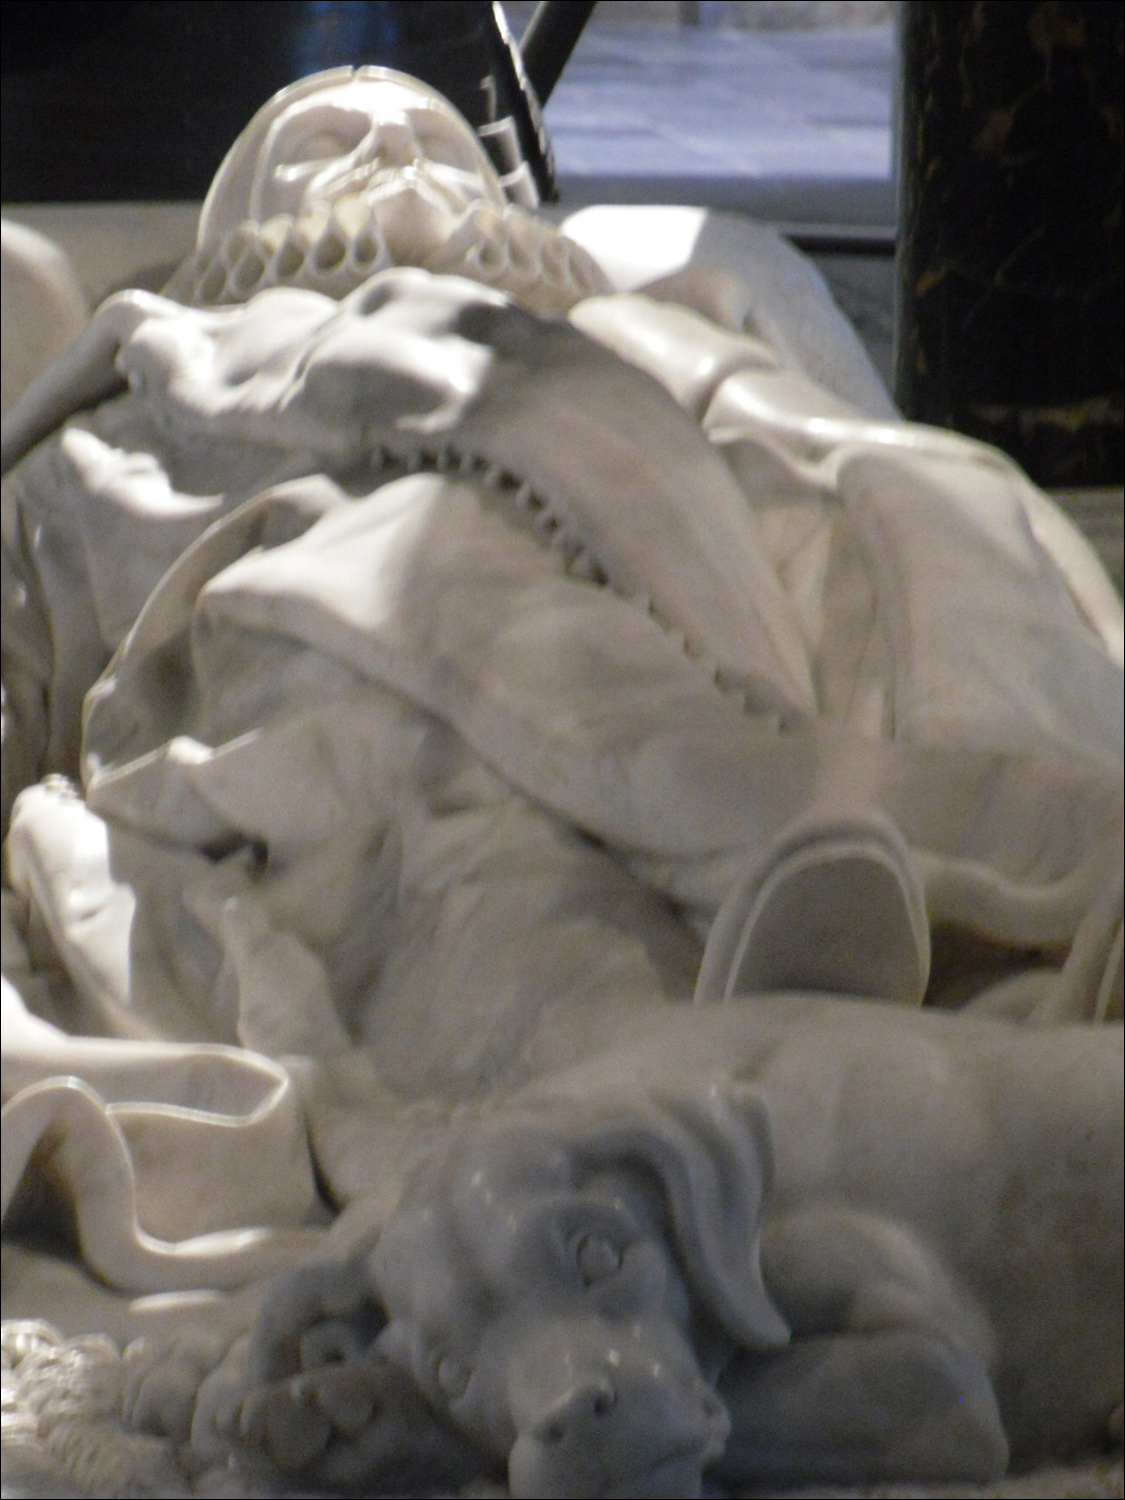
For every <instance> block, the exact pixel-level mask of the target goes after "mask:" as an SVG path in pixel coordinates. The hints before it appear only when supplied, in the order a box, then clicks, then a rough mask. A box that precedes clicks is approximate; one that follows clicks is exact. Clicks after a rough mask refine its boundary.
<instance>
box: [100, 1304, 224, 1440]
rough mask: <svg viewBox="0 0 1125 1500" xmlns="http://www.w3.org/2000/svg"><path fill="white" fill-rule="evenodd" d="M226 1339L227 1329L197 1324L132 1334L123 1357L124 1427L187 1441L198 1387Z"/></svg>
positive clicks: (220, 1357) (216, 1362)
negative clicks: (159, 1332)
mask: <svg viewBox="0 0 1125 1500" xmlns="http://www.w3.org/2000/svg"><path fill="white" fill-rule="evenodd" d="M230 1344H231V1337H230V1335H229V1334H221V1333H218V1332H215V1331H208V1330H202V1329H198V1330H190V1329H184V1330H182V1331H179V1332H177V1333H175V1334H173V1335H169V1336H166V1337H152V1336H144V1337H142V1338H138V1339H134V1340H133V1342H132V1343H131V1344H129V1345H128V1346H127V1348H126V1349H125V1352H124V1354H123V1356H122V1365H123V1373H124V1384H123V1389H122V1401H121V1420H122V1424H123V1425H124V1427H125V1428H126V1429H127V1430H128V1431H131V1432H139V1433H147V1434H149V1435H150V1436H152V1437H166V1438H171V1439H172V1441H173V1442H176V1443H185V1442H187V1440H188V1437H189V1435H190V1433H191V1424H192V1415H193V1412H194V1410H195V1403H196V1397H197V1396H198V1394H199V1388H200V1386H201V1385H202V1384H203V1381H204V1380H205V1379H206V1377H207V1376H208V1375H210V1373H211V1372H212V1370H214V1369H216V1368H217V1367H218V1365H219V1364H221V1362H222V1360H223V1358H224V1356H225V1355H226V1353H227V1350H228V1348H229V1347H230Z"/></svg>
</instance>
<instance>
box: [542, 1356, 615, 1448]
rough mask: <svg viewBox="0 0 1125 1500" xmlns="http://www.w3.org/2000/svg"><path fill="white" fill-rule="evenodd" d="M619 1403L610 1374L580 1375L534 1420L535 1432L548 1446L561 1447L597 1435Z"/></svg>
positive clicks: (544, 1444) (595, 1372)
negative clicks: (595, 1430)
mask: <svg viewBox="0 0 1125 1500" xmlns="http://www.w3.org/2000/svg"><path fill="white" fill-rule="evenodd" d="M616 1405H617V1387H616V1386H615V1384H614V1382H613V1380H612V1379H611V1378H610V1376H609V1375H608V1374H603V1373H601V1372H597V1371H589V1372H586V1373H583V1374H576V1375H575V1378H574V1379H573V1380H572V1381H571V1382H570V1384H569V1385H568V1387H567V1389H566V1390H565V1391H564V1392H563V1394H562V1395H561V1396H560V1397H559V1398H558V1399H557V1400H556V1401H554V1402H552V1404H551V1406H550V1408H549V1409H548V1410H547V1411H544V1412H543V1413H541V1414H540V1416H539V1417H538V1418H537V1420H536V1421H535V1422H533V1423H532V1426H531V1432H532V1435H533V1436H534V1437H535V1438H536V1439H537V1440H538V1441H539V1442H540V1443H542V1444H543V1446H544V1447H545V1448H559V1447H562V1446H563V1445H564V1444H566V1443H569V1442H575V1441H581V1439H582V1437H583V1436H584V1435H591V1436H592V1435H593V1432H592V1430H593V1429H595V1428H596V1427H597V1425H598V1423H599V1422H600V1421H602V1419H603V1418H605V1417H608V1416H609V1415H610V1414H611V1412H612V1411H613V1410H614V1408H615V1407H616Z"/></svg>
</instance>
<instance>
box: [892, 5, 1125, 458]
mask: <svg viewBox="0 0 1125 1500" xmlns="http://www.w3.org/2000/svg"><path fill="white" fill-rule="evenodd" d="M1123 9H1125V7H1123V6H1122V4H1121V3H1120V0H1108V3H1106V0H1101V3H1098V0H1094V3H1091V0H1087V3H1077V0H1050V3H1048V0H936V3H935V0H906V3H905V4H904V6H903V11H902V17H901V23H900V24H901V43H902V95H901V109H900V139H899V148H900V149H899V171H900V188H899V194H900V197H899V245H898V265H897V278H896V280H897V305H896V358H895V379H896V395H897V398H898V401H899V404H900V406H901V407H902V409H903V411H904V412H905V413H906V415H908V416H910V417H913V418H915V419H916V420H918V421H923V422H932V423H936V424H937V425H939V426H943V427H953V428H957V429H959V430H961V431H963V432H968V433H971V434H972V435H973V436H975V437H980V438H983V439H985V440H986V441H987V442H991V443H995V444H997V445H998V446H999V447H1001V448H1004V449H1005V450H1006V451H1007V452H1009V453H1010V454H1012V456H1013V457H1014V458H1016V459H1017V460H1018V461H1019V462H1020V463H1021V464H1023V466H1024V467H1025V468H1026V469H1027V470H1028V472H1029V473H1030V474H1031V476H1032V478H1034V479H1035V480H1037V481H1038V482H1039V483H1040V484H1043V485H1047V486H1058V487H1066V486H1077V485H1083V484H1120V483H1121V480H1122V469H1123V460H1122V346H1123V341H1122V318H1123V309H1122V67H1123V56H1122V52H1123V46H1122V41H1123V28H1122V16H1123Z"/></svg>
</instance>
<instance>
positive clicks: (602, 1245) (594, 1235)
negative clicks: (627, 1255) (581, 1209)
mask: <svg viewBox="0 0 1125 1500" xmlns="http://www.w3.org/2000/svg"><path fill="white" fill-rule="evenodd" d="M569 1248H570V1254H571V1258H572V1260H573V1262H574V1264H575V1266H576V1267H577V1269H578V1274H579V1276H581V1278H582V1280H583V1281H584V1282H585V1284H586V1285H587V1286H593V1285H594V1284H595V1283H596V1282H599V1281H604V1280H605V1279H606V1277H608V1276H614V1275H616V1274H617V1272H618V1271H620V1269H621V1262H622V1259H623V1251H622V1248H621V1246H620V1245H619V1244H618V1242H617V1241H616V1240H615V1239H611V1238H610V1236H609V1235H607V1234H602V1233H600V1232H599V1231H598V1230H585V1231H584V1232H582V1233H580V1234H577V1235H575V1236H574V1237H573V1238H572V1239H571V1241H570V1246H569Z"/></svg>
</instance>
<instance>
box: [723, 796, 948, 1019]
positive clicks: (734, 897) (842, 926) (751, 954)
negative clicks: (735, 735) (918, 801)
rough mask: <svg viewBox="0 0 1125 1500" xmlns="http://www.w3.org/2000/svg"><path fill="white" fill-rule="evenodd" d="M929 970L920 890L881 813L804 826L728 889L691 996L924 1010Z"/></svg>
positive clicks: (816, 821)
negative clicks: (851, 999)
mask: <svg viewBox="0 0 1125 1500" xmlns="http://www.w3.org/2000/svg"><path fill="white" fill-rule="evenodd" d="M929 967H930V939H929V924H928V921H927V917H926V902H925V894H924V892H923V889H922V885H921V881H920V880H919V877H918V875H917V873H916V871H915V870H914V868H913V866H912V864H911V861H910V856H909V853H908V851H907V848H906V845H905V843H904V842H903V839H902V837H901V835H900V834H899V833H898V831H897V830H896V829H895V828H894V827H893V825H892V824H891V823H890V822H889V821H888V820H887V819H885V818H883V817H881V816H879V815H878V814H877V813H870V814H861V815H854V816H840V817H834V818H833V817H828V818H819V819H803V820H802V821H801V822H800V823H798V824H796V825H793V826H790V828H788V829H787V830H786V831H785V832H784V833H783V835H782V836H781V838H780V839H778V840H777V841H776V842H775V843H774V844H773V845H772V846H770V847H769V848H768V849H767V851H766V853H765V854H764V855H761V854H755V855H754V856H753V858H752V859H751V861H750V863H749V865H748V866H747V868H746V870H745V872H744V874H743V875H742V877H741V878H740V879H739V880H738V881H736V882H735V884H734V886H733V887H732V888H731V890H730V892H729V894H728V896H727V898H726V900H725V901H724V902H723V905H722V906H721V907H720V909H719V912H718V915H717V916H716V918H715V922H714V925H713V927H712V929H711V933H710V936H709V938H708V941H707V946H706V949H705V950H704V955H703V962H702V964H701V966H700V971H699V978H698V980H697V982H696V988H695V1000H696V1002H697V1003H699V1002H702V1001H707V1000H729V999H731V998H732V997H733V996H736V995H739V994H749V993H765V992H767V991H775V990H814V991H826V992H828V993H831V994H848V995H864V996H867V997H869V998H874V999H881V1000H892V1001H896V1002H898V1003H899V1004H905V1005H920V1004H921V1002H922V997H923V995H924V993H925V989H926V981H927V978H928V977H929Z"/></svg>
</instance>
